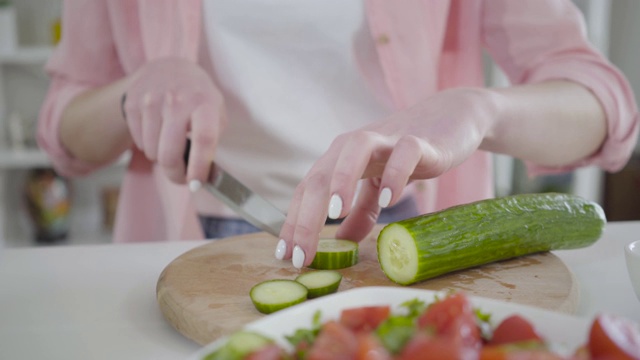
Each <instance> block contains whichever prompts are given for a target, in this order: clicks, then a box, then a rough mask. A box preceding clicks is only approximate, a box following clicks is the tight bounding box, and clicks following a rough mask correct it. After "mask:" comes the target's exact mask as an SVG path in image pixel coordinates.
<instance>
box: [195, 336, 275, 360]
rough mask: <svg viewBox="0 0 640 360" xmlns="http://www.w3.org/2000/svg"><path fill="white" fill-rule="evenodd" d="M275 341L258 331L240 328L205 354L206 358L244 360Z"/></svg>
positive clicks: (207, 359)
mask: <svg viewBox="0 0 640 360" xmlns="http://www.w3.org/2000/svg"><path fill="white" fill-rule="evenodd" d="M273 342H274V341H273V340H272V339H270V338H268V337H266V336H264V335H261V334H258V333H256V332H253V331H247V330H240V331H237V332H235V333H233V334H232V335H231V336H229V339H227V341H226V342H225V343H224V345H222V346H221V347H219V348H218V349H217V350H216V351H214V352H212V353H211V354H208V355H207V356H205V357H204V360H242V359H244V358H245V356H247V355H249V354H251V353H253V352H254V351H256V350H259V349H261V348H262V347H264V346H267V345H269V344H272V343H273Z"/></svg>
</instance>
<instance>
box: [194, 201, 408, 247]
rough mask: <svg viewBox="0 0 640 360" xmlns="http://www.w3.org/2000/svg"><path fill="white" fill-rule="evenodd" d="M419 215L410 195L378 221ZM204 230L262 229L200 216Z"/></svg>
mask: <svg viewBox="0 0 640 360" xmlns="http://www.w3.org/2000/svg"><path fill="white" fill-rule="evenodd" d="M417 215H418V209H417V208H416V204H415V201H413V199H412V198H410V197H408V198H406V199H404V200H402V201H400V202H399V203H397V204H396V205H394V206H392V207H388V208H385V209H382V211H380V216H379V217H378V223H380V224H387V223H391V222H394V221H399V220H403V219H408V218H410V217H414V216H417ZM199 219H200V224H201V225H202V230H203V231H204V235H205V237H206V238H207V239H215V238H223V237H229V236H235V235H242V234H248V233H254V232H259V231H262V230H260V229H258V228H257V227H255V226H253V225H251V224H249V223H248V222H246V221H244V220H242V219H229V218H222V217H215V216H202V215H200V216H199ZM340 221H341V220H340V219H339V220H332V219H327V221H326V223H327V224H339V223H340Z"/></svg>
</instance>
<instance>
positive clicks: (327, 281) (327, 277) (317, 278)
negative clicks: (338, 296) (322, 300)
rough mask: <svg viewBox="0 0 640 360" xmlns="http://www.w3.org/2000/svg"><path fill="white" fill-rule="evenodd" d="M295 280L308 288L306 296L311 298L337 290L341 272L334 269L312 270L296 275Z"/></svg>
mask: <svg viewBox="0 0 640 360" xmlns="http://www.w3.org/2000/svg"><path fill="white" fill-rule="evenodd" d="M296 281H297V282H299V283H300V284H302V285H304V286H305V287H306V288H307V290H309V293H308V294H307V298H309V299H313V298H317V297H320V296H323V295H327V294H333V293H334V292H336V291H338V287H340V282H341V281H342V274H340V273H339V272H337V271H334V270H313V271H309V272H306V273H304V274H300V275H298V277H297V278H296Z"/></svg>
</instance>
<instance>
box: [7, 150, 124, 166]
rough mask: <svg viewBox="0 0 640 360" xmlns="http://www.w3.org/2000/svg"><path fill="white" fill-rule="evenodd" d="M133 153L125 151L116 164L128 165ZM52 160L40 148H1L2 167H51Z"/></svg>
mask: <svg viewBox="0 0 640 360" xmlns="http://www.w3.org/2000/svg"><path fill="white" fill-rule="evenodd" d="M130 156H131V154H130V153H129V152H127V153H125V154H124V155H122V156H121V157H120V159H118V161H117V162H116V163H115V164H114V165H126V164H128V163H129V158H130ZM49 166H51V160H49V157H48V156H47V154H46V153H44V152H43V151H42V150H39V149H25V150H0V169H31V168H37V167H49Z"/></svg>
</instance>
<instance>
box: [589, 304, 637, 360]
mask: <svg viewBox="0 0 640 360" xmlns="http://www.w3.org/2000/svg"><path fill="white" fill-rule="evenodd" d="M588 348H589V352H590V353H591V356H592V357H593V359H594V360H597V359H611V360H618V359H620V360H622V359H624V360H627V359H632V360H638V359H640V327H639V326H638V324H636V323H634V322H632V321H631V320H627V319H625V318H622V317H617V316H614V315H608V314H603V315H599V316H597V317H596V318H595V320H594V321H593V323H592V325H591V330H590V332H589V344H588Z"/></svg>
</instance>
